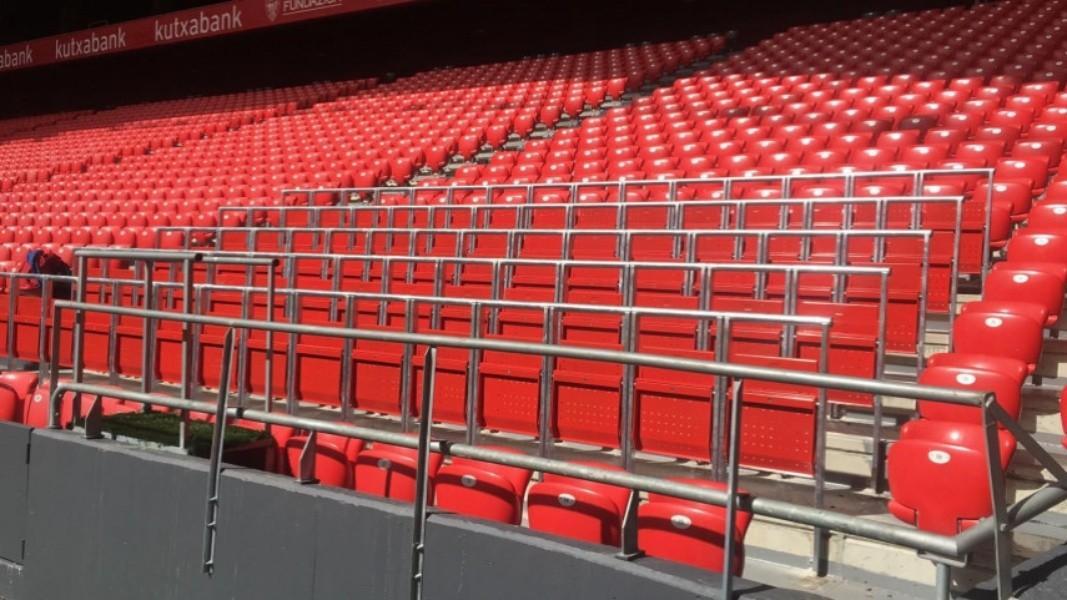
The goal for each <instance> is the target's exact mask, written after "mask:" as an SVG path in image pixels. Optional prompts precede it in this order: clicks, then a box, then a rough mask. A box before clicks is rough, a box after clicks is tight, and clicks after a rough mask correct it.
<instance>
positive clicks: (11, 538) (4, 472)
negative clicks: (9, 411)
mask: <svg viewBox="0 0 1067 600" xmlns="http://www.w3.org/2000/svg"><path fill="white" fill-rule="evenodd" d="M29 443H30V428H28V427H25V426H22V425H19V424H17V423H6V422H3V421H0V481H2V482H3V485H0V560H6V561H9V562H13V563H21V562H22V541H23V540H24V539H26V485H27V483H28V478H29V465H27V464H26V452H27V447H28V445H29Z"/></svg>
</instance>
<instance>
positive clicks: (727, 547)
mask: <svg viewBox="0 0 1067 600" xmlns="http://www.w3.org/2000/svg"><path fill="white" fill-rule="evenodd" d="M743 387H744V380H738V381H736V382H734V386H733V393H732V394H731V396H730V458H729V461H728V462H727V475H726V500H727V505H726V531H725V533H726V536H725V538H726V539H725V540H724V541H723V559H722V563H723V564H722V597H723V600H732V598H733V592H734V547H735V546H736V545H737V544H736V542H735V540H734V532H735V530H736V529H737V480H738V477H739V466H740V462H741V392H742V388H743Z"/></svg>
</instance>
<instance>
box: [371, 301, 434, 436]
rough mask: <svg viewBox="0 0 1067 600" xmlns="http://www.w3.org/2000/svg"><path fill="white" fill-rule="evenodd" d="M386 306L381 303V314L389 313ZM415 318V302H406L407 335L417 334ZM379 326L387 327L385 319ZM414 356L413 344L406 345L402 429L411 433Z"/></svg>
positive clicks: (401, 373) (402, 395) (401, 393)
mask: <svg viewBox="0 0 1067 600" xmlns="http://www.w3.org/2000/svg"><path fill="white" fill-rule="evenodd" d="M385 305H386V302H384V301H380V306H381V307H383V308H382V313H381V314H385V313H386V312H387V309H385V308H384V307H385ZM415 316H416V313H415V304H414V300H411V299H408V300H405V301H404V331H405V332H406V333H415V321H416V318H414V317H415ZM378 325H380V326H383V327H384V326H385V325H387V323H386V321H385V319H384V318H383V319H382V320H381V321H379V323H378ZM427 350H428V349H427ZM413 354H414V348H412V346H411V344H404V350H403V352H402V353H401V357H400V426H401V429H402V430H403V431H411V412H412V411H411V398H412V396H414V383H413V382H412V381H411V371H412V368H411V363H412V355H413ZM436 356H437V354H434V357H436ZM427 368H429V367H428V366H427V365H425V364H424V365H423V371H424V373H423V375H425V370H426V369H427ZM422 393H423V394H425V393H426V389H425V388H423V390H422ZM422 411H423V413H425V412H426V405H425V404H424V405H423V409H422Z"/></svg>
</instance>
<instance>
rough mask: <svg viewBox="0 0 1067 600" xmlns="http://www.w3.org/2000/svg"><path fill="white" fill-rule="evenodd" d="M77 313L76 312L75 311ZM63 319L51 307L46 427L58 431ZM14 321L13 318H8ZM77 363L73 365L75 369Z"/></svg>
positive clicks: (56, 306) (59, 311) (59, 313)
mask: <svg viewBox="0 0 1067 600" xmlns="http://www.w3.org/2000/svg"><path fill="white" fill-rule="evenodd" d="M75 312H78V311H75ZM62 317H63V309H62V308H60V307H59V306H58V305H55V304H53V305H52V322H53V323H56V326H55V327H53V328H52V347H51V353H52V358H51V360H50V361H48V362H49V364H48V390H49V392H50V393H51V394H52V397H51V398H49V399H48V401H49V404H48V408H49V410H48V427H49V428H51V429H59V427H60V423H59V421H60V418H61V415H60V404H61V402H60V401H59V398H58V395H57V394H56V386H57V385H59V354H60V349H59V346H60V339H61V338H60V334H61V331H60V327H59V323H61V321H60V319H61V318H62ZM10 318H11V319H14V316H12V317H10ZM11 322H12V321H9V322H8V327H9V328H10V327H11ZM76 366H77V363H75V367H76Z"/></svg>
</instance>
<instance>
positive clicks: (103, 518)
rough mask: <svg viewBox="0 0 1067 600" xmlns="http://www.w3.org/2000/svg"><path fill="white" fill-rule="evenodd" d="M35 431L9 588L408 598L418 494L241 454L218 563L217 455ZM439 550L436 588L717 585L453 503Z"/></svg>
mask: <svg viewBox="0 0 1067 600" xmlns="http://www.w3.org/2000/svg"><path fill="white" fill-rule="evenodd" d="M5 437H8V438H13V439H17V435H14V434H12V432H11V431H10V430H4V429H0V439H3V438H5ZM30 442H31V453H30V466H29V494H28V497H27V498H28V506H29V509H28V511H27V514H28V517H27V519H26V537H27V544H26V556H25V563H24V566H23V568H22V569H21V571H20V570H18V569H17V568H10V569H4V570H0V594H3V595H4V596H5V598H6V600H69V599H70V598H78V599H84V600H95V599H100V600H144V599H145V598H152V599H153V600H155V599H160V600H188V599H191V598H196V599H197V600H202V599H219V600H230V599H235V600H240V599H246V598H247V599H250V600H251V599H256V600H261V599H266V600H270V599H273V598H286V599H294V598H299V599H301V600H305V599H314V600H333V599H337V598H356V599H364V598H365V599H368V600H370V599H374V600H379V599H386V600H390V599H394V598H396V599H401V598H403V599H406V598H408V584H409V579H410V564H411V563H410V558H411V556H410V555H411V535H412V524H413V520H412V507H411V505H409V504H400V503H394V502H390V501H385V500H380V499H375V498H366V497H363V496H360V495H357V494H356V493H354V492H351V491H347V490H338V489H329V488H323V487H319V486H302V485H300V484H298V483H296V482H295V481H293V480H291V479H290V478H285V477H279V476H275V475H270V474H267V473H262V472H259V471H254V470H248V469H241V468H228V469H226V470H225V471H224V473H223V476H222V482H221V487H220V498H221V502H220V514H219V530H218V538H217V545H216V556H215V560H216V571H215V574H214V575H213V576H211V577H209V576H207V575H205V574H204V573H203V572H202V570H201V556H202V538H203V531H204V529H203V527H204V513H205V493H206V479H207V464H206V461H203V460H200V459H193V458H188V457H185V456H178V455H173V454H166V453H159V452H149V451H144V450H140V449H136V448H133V447H130V446H125V445H122V444H118V443H115V442H109V441H103V440H96V441H87V440H84V439H81V438H79V437H78V436H76V435H74V434H72V433H69V432H57V431H49V430H36V431H34V432H33V433H32V434H31V435H30ZM425 564H426V587H425V588H424V589H425V595H424V598H425V599H426V600H467V599H479V598H486V599H490V598H491V599H496V598H509V600H524V599H529V600H547V599H549V598H553V599H554V598H583V599H585V598H589V599H597V598H612V599H617V600H629V599H634V600H637V599H645V598H657V599H661V600H694V599H707V598H715V597H716V590H717V585H718V577H717V576H715V575H714V574H711V573H706V572H702V571H698V570H695V569H690V568H687V567H684V566H681V565H672V564H669V563H665V562H662V561H658V560H655V559H647V558H646V559H641V560H638V561H635V562H624V561H620V560H618V559H616V558H614V556H613V550H612V549H610V548H597V547H593V546H588V545H584V544H577V543H569V542H566V541H561V540H559V539H555V538H550V537H548V536H541V535H537V534H533V533H530V532H528V531H525V530H521V529H518V528H514V527H507V526H498V525H495V524H490V523H483V522H472V521H467V520H464V519H462V518H459V517H456V516H449V515H433V516H432V518H431V520H430V524H429V528H428V530H427V545H426V560H425ZM738 589H739V590H746V589H748V590H749V591H751V592H752V593H748V594H745V595H744V596H743V597H744V598H766V599H772V598H800V597H805V596H802V595H798V594H795V593H786V592H781V591H777V590H768V589H766V588H763V587H759V586H755V587H754V586H752V584H745V583H743V582H738Z"/></svg>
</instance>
